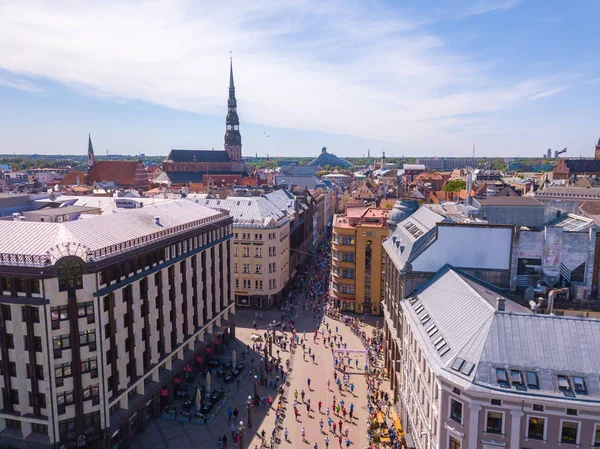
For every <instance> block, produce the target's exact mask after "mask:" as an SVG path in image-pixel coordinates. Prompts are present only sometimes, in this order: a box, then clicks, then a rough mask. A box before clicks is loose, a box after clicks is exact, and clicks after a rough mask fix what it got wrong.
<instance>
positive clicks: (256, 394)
mask: <svg viewBox="0 0 600 449" xmlns="http://www.w3.org/2000/svg"><path fill="white" fill-rule="evenodd" d="M254 397H255V398H256V397H258V374H257V375H255V376H254Z"/></svg>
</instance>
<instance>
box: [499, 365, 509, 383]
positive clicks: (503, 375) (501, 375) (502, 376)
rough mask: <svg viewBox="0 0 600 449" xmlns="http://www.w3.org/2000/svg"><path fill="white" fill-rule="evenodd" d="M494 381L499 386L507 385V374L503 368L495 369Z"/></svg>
mask: <svg viewBox="0 0 600 449" xmlns="http://www.w3.org/2000/svg"><path fill="white" fill-rule="evenodd" d="M496 381H497V382H498V383H499V384H507V383H508V373H507V372H506V370H505V369H504V368H496Z"/></svg>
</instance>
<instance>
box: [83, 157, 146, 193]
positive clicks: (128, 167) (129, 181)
mask: <svg viewBox="0 0 600 449" xmlns="http://www.w3.org/2000/svg"><path fill="white" fill-rule="evenodd" d="M137 165H138V163H137V162H136V161H95V162H94V165H92V166H91V167H90V169H89V170H88V177H87V182H88V184H89V185H92V184H93V183H94V182H102V181H113V182H114V183H115V184H116V185H117V186H119V187H128V186H134V185H135V172H136V170H137ZM81 181H82V182H83V180H81Z"/></svg>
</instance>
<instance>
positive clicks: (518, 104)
mask: <svg viewBox="0 0 600 449" xmlns="http://www.w3.org/2000/svg"><path fill="white" fill-rule="evenodd" d="M343 6H344V7H343V8H340V7H339V5H337V6H336V3H335V2H326V3H323V4H321V3H320V4H318V5H317V4H313V3H312V2H310V1H297V2H293V3H286V4H285V5H282V4H279V3H276V2H271V1H269V0H264V1H260V2H257V3H253V4H252V5H246V4H236V3H235V2H234V3H231V4H224V5H220V6H218V7H214V6H211V8H210V10H208V9H203V8H202V7H201V6H199V5H198V4H196V3H194V4H192V3H188V2H185V1H184V2H170V1H165V2H155V3H151V4H148V5H146V6H145V8H144V9H143V10H141V9H140V8H139V5H136V4H130V3H119V4H113V3H110V2H108V3H106V4H102V5H87V6H86V7H85V9H84V8H78V7H67V6H64V5H62V4H59V3H56V4H52V3H50V4H44V5H33V6H32V5H28V4H18V3H15V4H11V3H9V4H4V5H0V25H1V26H0V43H2V45H0V48H2V49H3V50H2V52H1V53H0V54H1V55H2V58H0V122H2V124H3V125H0V126H1V127H2V128H3V129H2V132H0V153H8V154H12V153H17V154H32V153H37V154H57V153H61V154H78V153H81V154H84V153H85V149H86V146H85V143H86V142H85V137H86V134H88V133H91V134H92V137H93V139H94V144H95V146H96V148H97V152H98V154H100V155H101V154H105V151H106V149H108V151H109V153H111V154H136V153H138V152H141V153H145V154H146V155H164V154H167V153H168V151H169V149H171V148H178V147H186V148H215V149H221V148H222V145H223V144H222V142H223V133H224V124H225V120H224V118H225V114H226V110H227V108H226V106H227V104H226V100H227V84H228V81H229V79H228V64H229V52H230V50H233V58H234V65H235V71H236V87H237V90H238V95H237V96H238V102H239V105H238V106H239V108H238V110H239V115H240V124H241V126H240V131H241V132H242V134H243V136H244V147H243V154H244V155H245V156H254V155H255V154H258V155H259V156H263V157H264V156H266V155H267V154H269V155H271V156H288V157H289V156H294V155H301V156H307V157H309V156H316V155H317V154H318V153H319V152H320V148H321V146H323V145H325V146H327V147H328V148H329V150H330V151H331V152H332V153H336V154H338V155H341V156H347V157H360V156H363V155H366V153H367V149H368V148H370V150H371V155H372V156H374V157H378V156H379V155H380V154H381V152H382V151H383V150H385V151H386V154H387V155H388V157H394V156H401V155H406V156H416V157H418V156H440V157H441V156H446V157H447V156H463V157H464V156H470V155H471V151H472V145H473V142H475V144H476V155H477V156H480V157H491V156H517V155H520V156H541V154H542V153H543V152H545V151H546V149H548V148H552V150H560V149H562V148H564V147H568V148H569V151H568V153H567V156H570V157H574V156H577V157H579V156H580V155H583V156H589V155H591V154H592V152H593V146H594V144H595V142H596V141H597V137H598V133H600V130H597V129H595V123H594V119H593V118H594V115H595V114H594V113H595V108H594V106H595V104H594V102H593V98H595V97H597V94H598V93H600V92H599V91H600V78H598V77H597V72H598V64H597V63H596V62H594V59H593V58H592V55H593V49H594V48H595V47H597V45H595V44H597V43H598V38H597V36H595V35H594V34H593V27H591V26H589V24H587V22H586V18H587V17H593V16H594V14H593V12H594V10H596V11H597V10H598V6H597V5H595V4H593V3H591V2H582V3H581V4H579V5H576V6H572V5H569V7H568V8H566V7H565V6H564V5H563V4H560V3H553V4H544V5H543V6H544V8H543V9H541V6H542V5H541V4H540V3H538V4H536V3H533V4H532V3H525V2H519V1H492V0H490V1H472V2H468V3H464V2H463V3H459V4H457V3H453V2H443V3H441V4H438V3H435V4H434V3H430V4H429V7H428V6H427V5H423V4H419V7H412V6H408V7H402V8H399V7H397V6H396V5H394V4H391V3H389V2H375V3H370V4H367V3H362V2H354V3H350V4H346V3H345V4H344V5H343ZM124 18H125V19H124ZM507 25H508V26H507ZM33 30H35V31H33ZM157 30H158V31H157ZM107 31H110V33H108V32H107ZM594 94H596V95H594Z"/></svg>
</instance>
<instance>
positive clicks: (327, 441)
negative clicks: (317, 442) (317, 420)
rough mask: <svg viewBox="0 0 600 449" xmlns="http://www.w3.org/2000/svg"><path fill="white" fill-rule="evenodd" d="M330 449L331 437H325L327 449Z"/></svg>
mask: <svg viewBox="0 0 600 449" xmlns="http://www.w3.org/2000/svg"><path fill="white" fill-rule="evenodd" d="M328 448H329V437H325V449H328Z"/></svg>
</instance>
